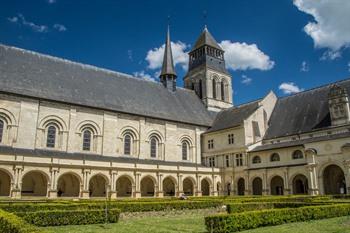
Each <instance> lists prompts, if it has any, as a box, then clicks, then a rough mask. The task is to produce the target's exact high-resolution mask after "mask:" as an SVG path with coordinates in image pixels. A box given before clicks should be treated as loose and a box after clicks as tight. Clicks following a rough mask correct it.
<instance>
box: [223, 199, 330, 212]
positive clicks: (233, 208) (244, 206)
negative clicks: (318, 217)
mask: <svg viewBox="0 0 350 233" xmlns="http://www.w3.org/2000/svg"><path fill="white" fill-rule="evenodd" d="M324 204H327V203H314V202H247V203H233V204H228V205H227V212H228V213H241V212H245V211H253V210H264V209H281V208H298V207H304V206H312V205H314V206H315V205H324Z"/></svg>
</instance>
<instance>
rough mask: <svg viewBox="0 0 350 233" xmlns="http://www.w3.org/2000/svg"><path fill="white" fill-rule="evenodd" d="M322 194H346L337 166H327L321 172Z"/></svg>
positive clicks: (343, 180)
mask: <svg viewBox="0 0 350 233" xmlns="http://www.w3.org/2000/svg"><path fill="white" fill-rule="evenodd" d="M323 186H324V194H346V183H345V176H344V172H343V170H342V169H341V168H340V167H339V166H337V165H329V166H328V167H326V168H325V169H324V171H323Z"/></svg>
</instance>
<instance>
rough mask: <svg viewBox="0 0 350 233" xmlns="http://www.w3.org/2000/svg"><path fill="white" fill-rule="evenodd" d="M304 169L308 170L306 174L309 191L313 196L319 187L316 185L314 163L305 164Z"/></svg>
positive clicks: (317, 192)
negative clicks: (307, 175)
mask: <svg viewBox="0 0 350 233" xmlns="http://www.w3.org/2000/svg"><path fill="white" fill-rule="evenodd" d="M306 169H307V170H308V174H309V179H308V180H309V181H310V182H309V183H310V188H309V192H310V194H311V195H313V196H315V195H318V194H319V189H318V185H317V175H316V164H308V165H306Z"/></svg>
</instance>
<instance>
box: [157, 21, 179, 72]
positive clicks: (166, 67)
mask: <svg viewBox="0 0 350 233" xmlns="http://www.w3.org/2000/svg"><path fill="white" fill-rule="evenodd" d="M160 75H161V76H162V75H175V76H176V72H175V69H174V61H173V53H172V51H171V41H170V31H169V27H168V32H167V36H166V41H165V48H164V57H163V65H162V70H161V72H160Z"/></svg>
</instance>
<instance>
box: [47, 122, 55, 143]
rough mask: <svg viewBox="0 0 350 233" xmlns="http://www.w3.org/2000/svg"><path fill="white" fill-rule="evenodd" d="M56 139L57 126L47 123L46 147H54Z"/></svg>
mask: <svg viewBox="0 0 350 233" xmlns="http://www.w3.org/2000/svg"><path fill="white" fill-rule="evenodd" d="M56 139H57V126H56V125H54V124H49V125H48V126H47V129H46V147H49V148H55V147H56Z"/></svg>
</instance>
